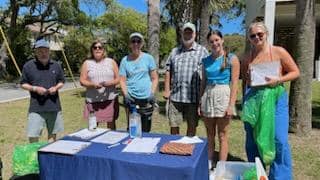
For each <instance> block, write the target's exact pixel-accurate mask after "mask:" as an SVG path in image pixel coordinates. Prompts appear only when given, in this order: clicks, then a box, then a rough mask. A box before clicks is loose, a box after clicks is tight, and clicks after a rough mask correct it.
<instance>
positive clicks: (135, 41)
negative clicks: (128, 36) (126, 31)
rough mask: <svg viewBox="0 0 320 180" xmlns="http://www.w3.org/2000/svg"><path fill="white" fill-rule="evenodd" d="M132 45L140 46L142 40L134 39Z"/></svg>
mask: <svg viewBox="0 0 320 180" xmlns="http://www.w3.org/2000/svg"><path fill="white" fill-rule="evenodd" d="M131 43H132V44H135V43H137V44H140V43H141V40H140V39H132V40H131Z"/></svg>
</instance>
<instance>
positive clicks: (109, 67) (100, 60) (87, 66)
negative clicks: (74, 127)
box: [80, 40, 119, 129]
mask: <svg viewBox="0 0 320 180" xmlns="http://www.w3.org/2000/svg"><path fill="white" fill-rule="evenodd" d="M90 52H91V57H90V58H89V59H87V60H85V61H84V63H83V64H82V67H81V73H80V83H81V85H82V86H84V87H86V104H85V107H84V118H85V119H88V116H89V113H90V112H94V114H95V116H96V118H97V122H98V123H101V122H106V123H107V126H108V128H111V129H116V125H115V120H116V119H117V118H118V115H119V103H118V94H117V92H116V85H117V84H118V83H119V73H118V72H119V70H118V65H117V63H116V62H115V61H114V60H113V59H111V58H107V57H106V55H105V54H106V53H105V50H104V47H103V43H102V42H101V41H99V40H97V41H94V42H93V43H92V45H91V47H90Z"/></svg>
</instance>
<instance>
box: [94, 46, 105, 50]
mask: <svg viewBox="0 0 320 180" xmlns="http://www.w3.org/2000/svg"><path fill="white" fill-rule="evenodd" d="M92 49H94V50H97V49H99V50H101V49H103V47H102V46H93V47H92Z"/></svg>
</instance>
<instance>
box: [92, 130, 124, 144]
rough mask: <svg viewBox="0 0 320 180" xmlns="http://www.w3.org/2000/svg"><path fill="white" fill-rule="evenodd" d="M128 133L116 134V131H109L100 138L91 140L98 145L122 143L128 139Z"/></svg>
mask: <svg viewBox="0 0 320 180" xmlns="http://www.w3.org/2000/svg"><path fill="white" fill-rule="evenodd" d="M128 135H129V134H128V133H127V132H116V131H109V132H107V133H105V134H103V135H101V136H98V137H96V138H94V139H92V140H91V142H96V143H104V144H115V143H117V142H120V141H121V140H122V139H124V138H126V137H128Z"/></svg>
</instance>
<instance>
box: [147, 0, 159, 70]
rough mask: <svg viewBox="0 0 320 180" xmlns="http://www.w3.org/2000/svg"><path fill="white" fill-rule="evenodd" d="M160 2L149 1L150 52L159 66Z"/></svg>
mask: <svg viewBox="0 0 320 180" xmlns="http://www.w3.org/2000/svg"><path fill="white" fill-rule="evenodd" d="M159 36H160V0H148V51H149V53H150V54H151V55H152V56H153V57H154V58H155V60H156V64H157V65H158V66H159V47H160V44H159Z"/></svg>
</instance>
